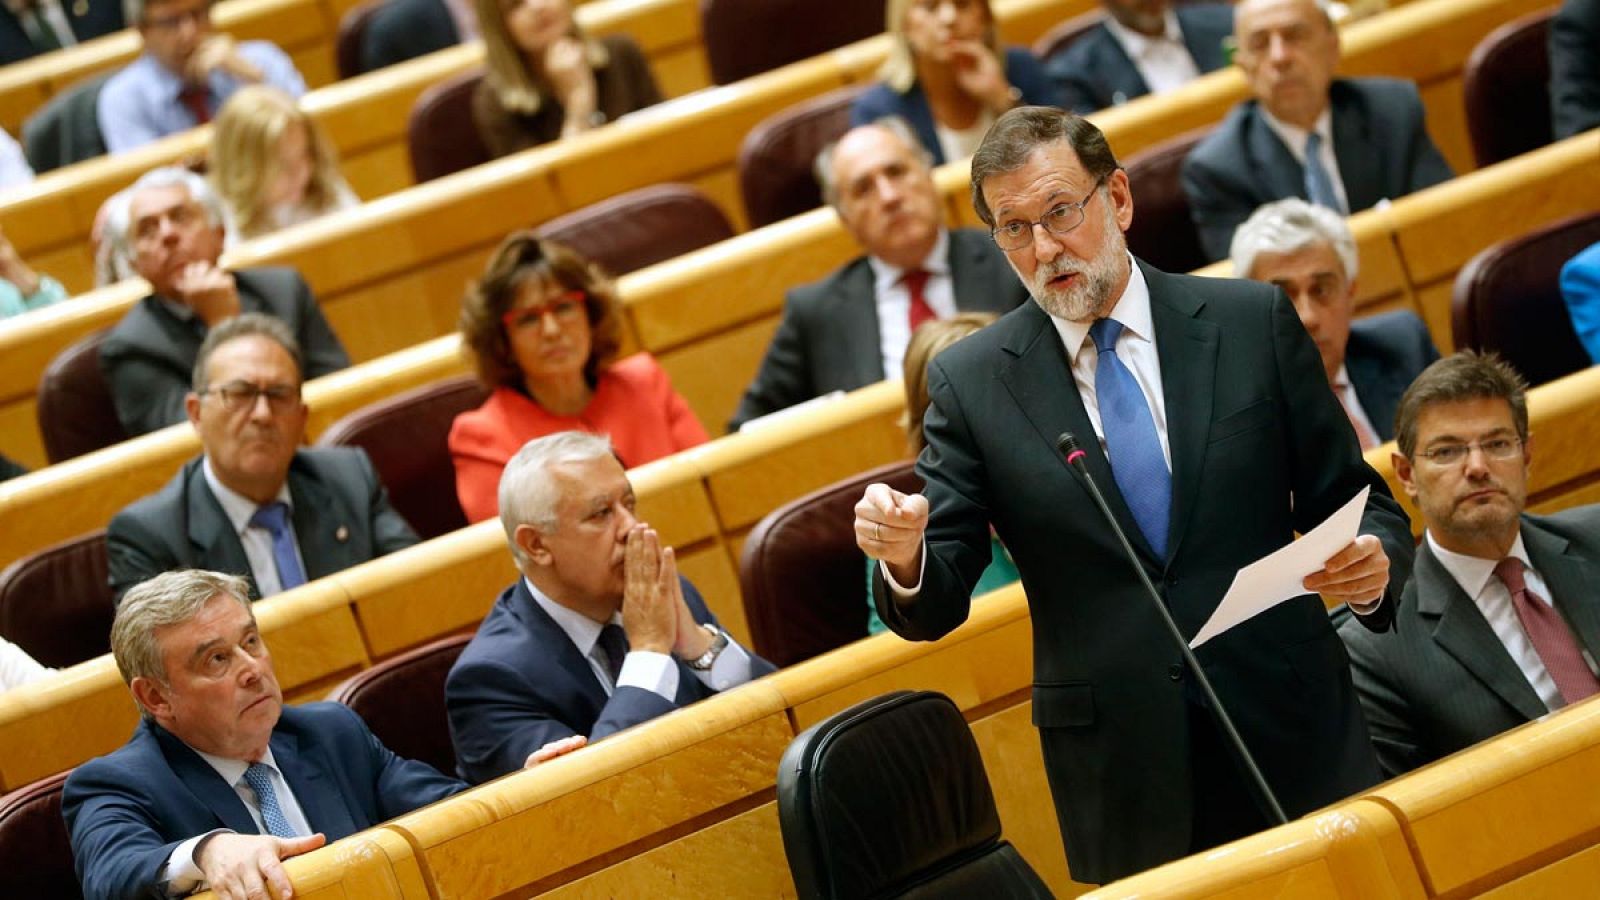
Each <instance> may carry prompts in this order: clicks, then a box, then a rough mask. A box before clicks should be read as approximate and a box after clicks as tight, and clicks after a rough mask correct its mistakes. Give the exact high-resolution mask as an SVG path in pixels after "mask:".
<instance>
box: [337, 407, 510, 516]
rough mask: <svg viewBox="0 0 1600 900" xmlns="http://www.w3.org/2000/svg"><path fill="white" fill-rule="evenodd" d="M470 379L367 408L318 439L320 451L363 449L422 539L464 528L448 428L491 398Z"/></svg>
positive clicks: (397, 507) (397, 504) (348, 416)
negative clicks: (331, 447) (458, 417)
mask: <svg viewBox="0 0 1600 900" xmlns="http://www.w3.org/2000/svg"><path fill="white" fill-rule="evenodd" d="M488 396H489V392H488V391H486V390H484V389H483V387H482V386H481V385H479V384H478V382H477V381H476V380H475V379H473V378H472V376H470V375H460V376H457V377H455V378H448V379H445V380H444V381H439V382H435V383H433V384H428V385H423V386H422V387H419V388H416V389H415V390H410V391H406V392H405V393H403V394H398V395H396V396H393V397H390V398H389V399H387V400H382V401H379V402H377V403H373V404H369V405H367V406H363V407H362V408H360V409H358V410H356V411H355V412H353V413H350V414H349V415H347V416H345V417H344V418H342V419H340V420H339V421H337V422H335V423H333V424H332V425H330V426H328V430H327V431H324V432H323V433H322V437H320V438H318V439H317V444H318V445H320V446H325V447H326V446H333V447H360V448H361V449H363V450H365V451H367V456H368V457H370V458H371V459H372V465H373V468H375V469H377V470H378V478H379V479H380V480H382V481H383V486H384V487H385V488H388V490H389V502H390V503H391V504H393V506H394V508H395V511H397V512H399V513H400V515H402V516H405V519H406V521H407V522H410V523H411V527H412V528H415V529H416V530H417V534H419V535H421V536H422V538H423V539H424V540H426V539H428V538H433V537H438V536H439V535H441V534H448V533H450V532H452V531H455V530H456V529H457V528H465V527H466V525H467V516H466V514H465V513H463V512H462V511H461V503H460V501H459V500H457V499H456V470H455V466H454V465H452V464H451V462H450V447H449V443H448V441H449V437H450V423H452V422H454V421H455V418H456V416H457V415H460V414H461V413H463V412H466V411H467V410H469V409H475V408H477V407H478V406H479V405H481V404H482V403H483V401H484V400H486V399H488Z"/></svg>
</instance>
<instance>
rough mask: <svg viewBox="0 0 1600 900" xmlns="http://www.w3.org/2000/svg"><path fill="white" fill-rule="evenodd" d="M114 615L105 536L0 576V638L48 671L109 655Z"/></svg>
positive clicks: (34, 558)
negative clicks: (41, 664) (51, 668)
mask: <svg viewBox="0 0 1600 900" xmlns="http://www.w3.org/2000/svg"><path fill="white" fill-rule="evenodd" d="M115 611H116V607H115V605H114V602H113V599H112V595H111V585H110V584H109V583H108V581H107V579H106V533H105V531H104V530H100V531H93V532H90V533H89V534H85V535H82V536H80V537H76V538H73V539H72V540H70V541H63V542H62V543H59V544H56V545H55V546H53V547H46V548H45V549H43V550H40V551H39V552H37V553H34V554H31V555H29V556H25V557H23V558H22V559H19V560H17V561H16V562H14V563H12V564H11V565H9V566H7V567H6V569H5V571H4V572H0V637H4V638H5V639H6V640H8V641H10V642H11V643H13V644H16V645H17V646H19V647H21V648H22V649H24V650H26V651H28V655H29V656H32V657H33V658H34V659H36V660H38V661H39V662H41V663H44V664H45V665H47V666H54V667H56V668H60V667H62V666H71V665H76V664H77V663H81V662H83V661H85V660H90V659H94V658H95V657H97V656H104V655H105V654H107V653H110V652H111V618H112V616H113V614H114V613H115ZM0 896H4V894H3V893H0Z"/></svg>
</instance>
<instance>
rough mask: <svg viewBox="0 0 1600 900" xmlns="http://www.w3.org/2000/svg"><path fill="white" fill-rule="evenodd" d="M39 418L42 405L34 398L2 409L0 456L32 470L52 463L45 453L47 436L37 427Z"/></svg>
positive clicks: (0, 419)
mask: <svg viewBox="0 0 1600 900" xmlns="http://www.w3.org/2000/svg"><path fill="white" fill-rule="evenodd" d="M38 417H39V410H38V405H37V404H36V403H35V402H34V401H33V398H31V397H30V398H27V399H25V400H22V401H19V402H17V403H12V404H9V405H5V406H0V453H4V454H5V455H6V456H9V457H11V459H13V460H15V461H16V462H19V463H21V464H22V465H24V466H26V467H27V468H29V469H39V468H43V467H44V466H45V465H47V464H48V462H49V461H48V460H47V459H46V458H45V453H44V435H42V434H40V433H39V429H38V428H37V427H36V426H37V424H38V421H39V418H38Z"/></svg>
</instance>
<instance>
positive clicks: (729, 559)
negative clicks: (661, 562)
mask: <svg viewBox="0 0 1600 900" xmlns="http://www.w3.org/2000/svg"><path fill="white" fill-rule="evenodd" d="M737 565H738V563H737V557H734V556H732V555H730V553H729V551H728V548H727V545H726V544H724V543H723V542H722V541H721V540H716V541H712V542H710V543H708V544H704V545H701V547H700V548H699V549H695V550H692V551H688V552H684V551H679V552H678V572H679V574H681V575H683V577H685V578H687V579H689V580H690V581H691V582H693V583H694V586H695V587H696V588H697V589H698V590H699V591H700V595H701V596H702V597H704V598H705V601H706V606H707V607H708V608H710V610H711V611H712V612H713V613H715V614H716V616H717V621H719V622H721V623H722V629H723V630H724V631H726V632H728V634H729V635H731V636H732V637H733V639H734V640H736V641H738V642H739V643H740V644H742V645H743V646H746V647H748V646H750V643H751V642H750V623H749V622H748V621H746V620H745V617H744V600H743V594H741V593H740V591H739V570H738V568H737Z"/></svg>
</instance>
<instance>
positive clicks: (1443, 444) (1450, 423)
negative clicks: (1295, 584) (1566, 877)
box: [1339, 351, 1600, 775]
mask: <svg viewBox="0 0 1600 900" xmlns="http://www.w3.org/2000/svg"><path fill="white" fill-rule="evenodd" d="M1396 419H1397V424H1396V426H1395V429H1396V431H1397V432H1398V442H1399V445H1400V451H1399V452H1398V453H1396V454H1394V469H1395V475H1396V476H1397V477H1398V478H1399V479H1400V483H1401V484H1402V485H1404V487H1405V491H1406V493H1407V494H1408V495H1409V496H1410V497H1411V499H1412V500H1413V501H1415V502H1416V504H1417V508H1418V509H1419V510H1421V512H1422V521H1423V524H1424V525H1425V526H1426V527H1427V533H1426V534H1425V535H1424V538H1423V542H1422V547H1421V548H1420V549H1419V550H1418V551H1417V562H1416V567H1415V568H1414V569H1413V570H1412V573H1411V580H1410V582H1409V583H1407V584H1406V586H1405V590H1404V591H1403V592H1402V593H1401V595H1400V602H1399V604H1398V605H1397V606H1396V609H1395V633H1394V634H1392V635H1372V634H1368V633H1366V632H1365V631H1364V629H1362V628H1360V627H1359V626H1356V625H1353V624H1351V623H1346V624H1344V625H1342V626H1340V628H1339V634H1340V636H1341V637H1343V638H1344V640H1345V644H1346V645H1347V646H1348V647H1349V649H1350V662H1351V665H1352V666H1353V668H1354V670H1355V679H1356V689H1357V690H1358V691H1359V692H1360V693H1361V703H1362V706H1363V707H1365V709H1366V714H1367V722H1368V724H1369V725H1370V726H1371V728H1372V741H1373V744H1374V745H1375V746H1376V747H1377V751H1378V761H1379V762H1380V763H1381V764H1382V765H1383V768H1384V771H1385V772H1387V773H1388V774H1389V775H1399V774H1401V773H1402V772H1407V771H1410V770H1411V769H1414V768H1416V767H1417V766H1421V765H1425V764H1427V763H1430V762H1433V761H1434V760H1436V759H1439V758H1440V757H1442V756H1446V755H1448V754H1451V753H1454V752H1456V751H1457V750H1460V749H1462V748H1464V747H1469V746H1471V745H1473V744H1475V743H1477V742H1479V741H1482V740H1485V739H1487V738H1491V737H1493V736H1495V735H1496V734H1499V733H1500V732H1502V731H1505V730H1507V729H1509V728H1513V727H1515V726H1517V725H1521V724H1522V723H1524V722H1527V721H1530V720H1532V719H1537V718H1539V717H1540V716H1543V715H1545V714H1546V713H1547V712H1554V711H1556V710H1559V709H1562V708H1563V707H1565V706H1567V705H1568V704H1571V703H1576V702H1578V701H1579V700H1582V699H1583V698H1585V697H1587V696H1589V695H1591V694H1593V693H1595V691H1596V690H1597V689H1600V680H1597V679H1596V677H1595V671H1596V669H1595V660H1596V659H1597V658H1600V597H1597V596H1596V593H1595V591H1596V585H1600V507H1597V506H1584V507H1577V508H1574V509H1568V510H1564V511H1562V512H1559V513H1555V514H1554V515H1550V516H1533V515H1528V514H1526V513H1525V512H1524V508H1525V507H1526V505H1527V500H1528V469H1529V466H1530V464H1531V462H1532V460H1533V453H1532V441H1531V436H1530V435H1529V434H1528V402H1527V397H1526V385H1525V383H1524V382H1523V380H1522V377H1521V376H1520V375H1518V374H1517V373H1516V372H1515V371H1514V370H1513V369H1512V368H1511V367H1510V366H1508V365H1507V364H1506V363H1504V362H1503V361H1501V360H1500V359H1498V358H1496V357H1494V356H1493V355H1479V354H1476V353H1473V352H1471V351H1462V352H1460V353H1457V354H1456V355H1454V356H1450V357H1446V358H1445V359H1441V360H1439V361H1438V362H1436V363H1434V364H1433V365H1431V366H1429V367H1428V368H1426V369H1424V370H1423V372H1422V374H1421V375H1419V376H1417V379H1416V381H1415V382H1413V383H1412V385H1411V387H1410V389H1409V390H1407V391H1406V393H1405V395H1404V397H1402V398H1401V400H1400V410H1399V413H1398V414H1397V416H1396Z"/></svg>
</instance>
